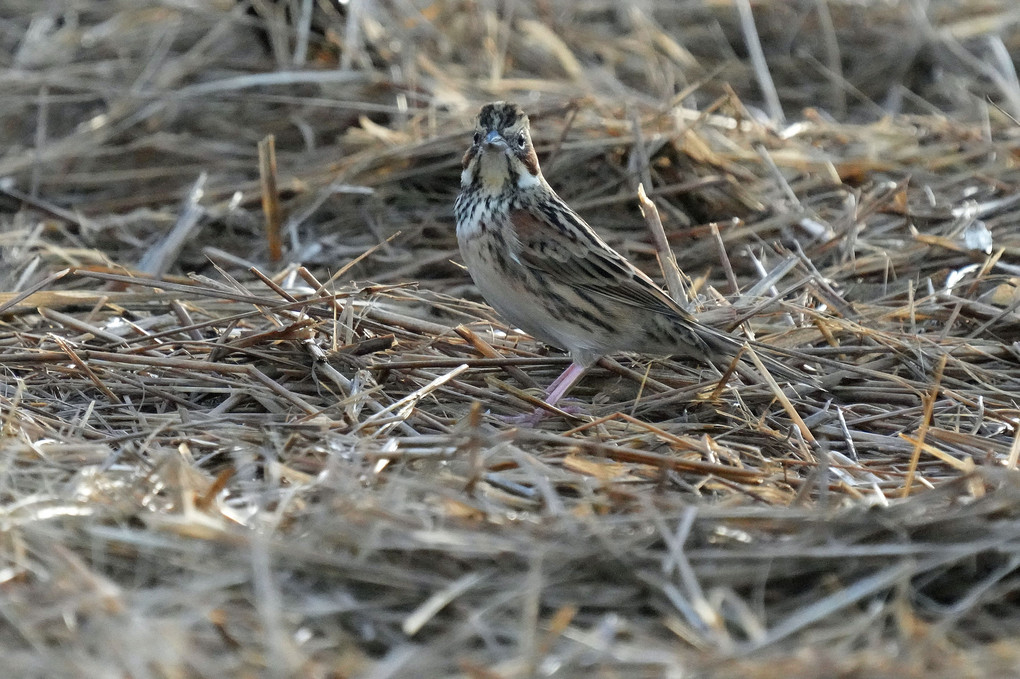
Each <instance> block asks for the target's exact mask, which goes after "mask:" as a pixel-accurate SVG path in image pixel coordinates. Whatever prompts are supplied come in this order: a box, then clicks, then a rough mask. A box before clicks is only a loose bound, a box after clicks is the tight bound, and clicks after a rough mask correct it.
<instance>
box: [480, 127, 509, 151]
mask: <svg viewBox="0 0 1020 679" xmlns="http://www.w3.org/2000/svg"><path fill="white" fill-rule="evenodd" d="M482 144H483V145H484V146H485V148H486V149H493V148H499V149H505V148H506V139H503V137H502V136H501V135H500V133H499V132H497V131H496V130H492V131H491V132H489V133H488V134H487V135H485V139H484V140H482Z"/></svg>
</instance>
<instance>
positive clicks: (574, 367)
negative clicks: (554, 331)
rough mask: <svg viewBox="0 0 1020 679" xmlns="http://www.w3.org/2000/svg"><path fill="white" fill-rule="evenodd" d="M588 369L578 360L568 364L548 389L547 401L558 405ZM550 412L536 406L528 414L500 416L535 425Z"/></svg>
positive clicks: (519, 422) (510, 421) (515, 422)
mask: <svg viewBox="0 0 1020 679" xmlns="http://www.w3.org/2000/svg"><path fill="white" fill-rule="evenodd" d="M587 370H588V366H586V365H582V364H580V363H577V362H574V363H571V364H570V365H568V366H567V369H566V370H564V371H563V372H562V373H560V376H559V377H557V378H556V379H555V380H553V381H552V383H551V384H550V385H549V388H548V389H546V392H545V402H546V403H548V404H549V405H551V406H554V405H556V404H557V403H558V402H559V400H560V399H561V398H563V397H564V396H566V394H567V392H568V391H570V388H571V387H572V386H574V384H575V383H576V382H577V381H578V380H579V379H581V377H582V376H584V373H585V372H587ZM548 414H549V411H548V410H546V409H545V408H535V410H534V411H532V412H530V413H527V414H522V415H509V416H500V418H499V419H501V420H503V421H504V422H508V423H510V424H525V425H528V426H529V427H533V426H535V425H536V424H538V423H539V421H541V419H542V418H543V417H545V416H546V415H548Z"/></svg>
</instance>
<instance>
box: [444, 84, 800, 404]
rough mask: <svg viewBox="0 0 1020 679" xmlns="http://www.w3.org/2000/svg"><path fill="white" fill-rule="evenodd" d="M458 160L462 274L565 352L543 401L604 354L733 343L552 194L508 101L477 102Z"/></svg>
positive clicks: (516, 321) (682, 351)
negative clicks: (470, 134)
mask: <svg viewBox="0 0 1020 679" xmlns="http://www.w3.org/2000/svg"><path fill="white" fill-rule="evenodd" d="M463 165H464V170H463V172H462V174H461V180H460V184H461V191H460V195H458V196H457V202H456V206H455V208H454V212H455V214H456V217H457V241H458V242H459V244H460V251H461V255H462V256H463V257H464V262H465V263H466V264H467V268H468V271H469V272H470V273H471V278H472V279H474V282H475V285H477V286H478V289H479V291H481V293H482V296H483V297H485V299H486V301H488V302H489V304H491V305H492V306H493V308H495V309H496V311H498V312H499V313H500V314H502V315H503V316H504V317H505V318H506V319H507V320H509V321H510V322H511V323H512V324H513V325H515V326H517V327H519V328H521V329H523V330H525V331H526V332H527V333H529V334H530V335H532V336H533V337H535V338H536V339H539V340H541V341H542V342H545V343H547V344H551V345H553V346H556V347H559V348H561V349H565V350H566V351H568V352H569V353H570V356H571V358H572V359H573V363H572V364H571V365H570V366H569V367H568V368H567V369H566V370H565V371H563V374H561V375H560V376H559V377H558V378H556V380H554V381H553V383H552V384H551V385H550V386H549V390H548V392H547V394H546V402H547V403H549V404H550V405H555V403H556V402H557V401H559V399H560V398H562V397H563V396H564V395H565V394H566V393H567V392H568V391H569V390H570V388H571V387H572V386H573V385H574V383H575V382H577V380H578V379H580V378H581V376H582V375H584V373H585V371H586V370H587V369H588V368H589V367H591V365H592V364H593V363H595V361H597V360H598V359H599V357H601V356H603V355H605V354H609V353H613V352H616V351H635V352H639V353H647V354H658V355H674V354H679V355H685V356H690V357H693V358H696V359H698V360H700V361H705V362H708V363H713V364H715V363H716V362H720V361H722V360H723V359H726V358H727V357H729V358H732V356H734V355H735V354H736V353H737V351H738V350H739V349H740V347H741V345H742V344H743V342H742V341H741V340H738V339H736V338H735V337H731V336H730V335H728V334H726V333H723V332H720V331H718V330H714V329H712V328H709V327H707V326H705V325H702V324H701V323H699V322H698V321H696V320H695V319H694V317H693V316H691V314H690V313H688V312H687V311H685V310H684V309H683V308H682V307H680V305H678V304H677V303H676V302H675V301H673V300H672V299H671V298H670V297H669V296H668V295H667V294H666V293H665V292H663V291H662V289H661V288H660V287H659V286H657V285H656V284H655V283H654V282H653V281H652V279H650V278H649V277H648V276H646V275H645V274H644V273H642V272H641V271H640V270H638V269H637V268H635V267H634V265H632V264H631V263H630V262H628V261H627V259H626V258H625V257H624V256H623V255H621V254H620V253H618V252H616V251H615V250H613V248H611V247H609V245H608V244H606V242H605V241H604V240H602V239H601V238H600V237H599V236H598V234H596V233H595V231H593V230H592V228H591V227H590V226H588V224H587V223H586V222H585V221H584V219H582V218H581V216H580V215H578V214H577V213H576V212H574V211H573V210H572V209H571V208H570V207H569V206H568V205H567V204H566V203H565V202H563V199H562V198H560V197H559V196H558V195H556V192H555V191H553V189H552V188H551V187H550V186H549V184H548V182H546V180H545V177H543V176H542V171H541V169H540V168H539V166H538V156H537V155H536V154H535V148H534V146H533V145H532V143H531V132H530V129H529V123H528V117H527V116H526V115H525V114H524V111H523V110H521V108H520V107H519V106H517V105H516V104H510V103H506V102H502V101H497V102H494V103H491V104H486V105H485V106H483V107H482V109H481V111H480V112H479V114H478V121H477V125H476V127H475V135H474V140H473V142H472V144H471V148H469V149H468V151H467V153H466V154H464V163H463ZM727 362H728V361H727ZM770 363H771V362H770ZM783 367H784V368H785V366H783ZM787 370H788V369H787Z"/></svg>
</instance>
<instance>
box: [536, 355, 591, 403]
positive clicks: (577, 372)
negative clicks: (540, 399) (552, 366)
mask: <svg viewBox="0 0 1020 679" xmlns="http://www.w3.org/2000/svg"><path fill="white" fill-rule="evenodd" d="M587 371H588V366H586V365H581V364H580V363H578V362H577V361H574V362H573V363H571V364H570V365H568V366H567V369H566V370H564V371H563V372H562V373H560V376H559V377H557V378H556V379H555V380H553V381H552V384H550V385H549V388H548V389H547V390H546V392H545V402H546V403H548V404H549V405H551V406H554V405H556V404H557V403H558V402H559V400H560V399H561V398H563V397H564V396H566V394H567V392H568V391H570V388H571V387H572V386H574V384H575V383H576V382H577V381H578V380H579V379H581V377H583V376H584V373H585V372H587Z"/></svg>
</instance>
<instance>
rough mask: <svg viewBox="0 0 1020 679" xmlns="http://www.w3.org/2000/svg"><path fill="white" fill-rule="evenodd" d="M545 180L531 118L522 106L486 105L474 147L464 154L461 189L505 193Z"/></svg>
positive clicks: (498, 102)
mask: <svg viewBox="0 0 1020 679" xmlns="http://www.w3.org/2000/svg"><path fill="white" fill-rule="evenodd" d="M541 177H542V171H541V169H539V167H538V156H537V155H536V154H535V147H534V146H533V145H532V143H531V130H530V129H529V126H528V116H526V115H525V114H524V111H523V110H522V109H521V107H520V106H518V105H517V104H509V103H507V102H504V101H497V102H493V103H491V104H486V105H485V106H483V107H482V110H481V111H479V112H478V119H477V122H476V124H475V136H474V138H473V139H472V143H471V148H469V149H468V150H467V153H465V154H464V171H463V172H462V173H461V178H460V182H461V186H463V187H464V188H468V187H469V186H473V185H474V186H478V187H479V188H484V189H486V190H488V191H492V192H502V191H505V190H508V189H514V188H519V189H524V188H530V187H533V186H538V185H539V184H540V183H541Z"/></svg>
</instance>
